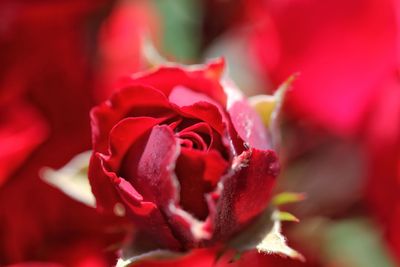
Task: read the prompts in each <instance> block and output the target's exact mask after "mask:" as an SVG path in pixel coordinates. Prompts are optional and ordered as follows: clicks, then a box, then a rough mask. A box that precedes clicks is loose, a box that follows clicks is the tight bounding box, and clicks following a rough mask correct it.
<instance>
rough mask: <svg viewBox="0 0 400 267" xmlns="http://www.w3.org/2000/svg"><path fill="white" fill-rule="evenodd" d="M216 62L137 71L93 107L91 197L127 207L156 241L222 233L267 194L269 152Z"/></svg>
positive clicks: (185, 243)
mask: <svg viewBox="0 0 400 267" xmlns="http://www.w3.org/2000/svg"><path fill="white" fill-rule="evenodd" d="M223 68H224V62H223V61H222V60H216V61H213V62H211V63H209V64H207V65H204V66H191V67H182V66H175V65H168V66H163V67H160V68H157V69H155V70H151V71H149V72H145V73H139V74H136V75H133V76H131V77H130V78H129V79H127V80H125V81H124V82H123V86H122V87H123V88H122V89H121V90H120V91H117V92H116V93H115V94H114V95H113V96H112V97H111V99H109V100H108V101H106V102H105V103H103V104H101V105H99V106H97V107H95V108H94V109H93V110H92V112H91V119H92V134H93V155H92V158H91V162H90V166H89V179H90V182H91V186H92V191H93V193H94V195H95V197H96V200H97V206H98V208H99V209H100V210H102V211H105V212H116V213H118V214H122V212H121V211H125V215H126V217H127V218H128V219H129V220H131V221H132V222H133V224H134V225H135V226H136V229H138V232H139V233H140V238H145V239H146V240H151V241H152V242H153V243H154V244H155V245H156V247H157V248H168V249H171V250H180V251H184V250H187V249H190V248H195V247H203V246H209V245H212V244H215V243H219V241H221V242H222V241H225V240H227V239H228V238H230V237H231V236H232V235H234V234H235V233H237V232H238V231H240V230H242V229H243V228H244V227H245V226H246V225H247V224H249V223H250V222H251V221H252V220H253V219H254V218H255V217H257V215H259V214H260V213H261V212H262V211H264V209H265V208H266V207H267V205H268V203H269V199H270V196H271V190H272V188H273V185H274V183H275V180H276V179H275V178H276V177H277V175H278V173H279V163H278V158H277V155H276V153H275V152H274V151H273V150H271V141H270V138H269V133H268V131H267V130H266V129H265V128H264V126H263V124H262V122H261V119H260V118H259V116H258V114H257V113H256V112H255V111H254V110H253V109H252V108H251V107H250V105H249V104H248V102H247V100H246V99H244V98H243V97H242V95H241V94H240V92H239V91H238V90H237V89H235V88H234V86H233V85H231V84H230V83H229V82H225V81H221V75H222V72H223ZM136 237H137V238H139V237H138V236H136ZM142 240H144V239H142ZM137 243H140V242H137ZM154 244H153V245H154Z"/></svg>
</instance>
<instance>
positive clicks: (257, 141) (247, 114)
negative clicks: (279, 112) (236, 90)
mask: <svg viewBox="0 0 400 267" xmlns="http://www.w3.org/2000/svg"><path fill="white" fill-rule="evenodd" d="M228 112H229V115H230V116H231V120H232V124H233V126H234V127H235V130H236V131H237V133H238V134H239V136H240V138H242V139H243V141H244V142H246V143H247V144H248V146H250V147H254V148H257V149H261V150H264V149H270V148H271V144H270V141H269V139H268V135H267V133H268V132H267V129H266V128H265V127H264V124H263V123H262V121H261V118H260V116H259V115H258V114H257V112H256V111H255V110H254V109H253V108H252V107H251V106H250V104H249V103H248V102H247V101H246V100H242V101H237V102H235V103H233V105H232V106H231V107H230V109H229V111H228Z"/></svg>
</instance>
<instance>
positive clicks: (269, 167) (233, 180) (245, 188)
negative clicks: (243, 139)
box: [214, 148, 279, 240]
mask: <svg viewBox="0 0 400 267" xmlns="http://www.w3.org/2000/svg"><path fill="white" fill-rule="evenodd" d="M232 172H233V173H231V174H229V175H227V176H226V177H224V178H222V179H223V180H222V185H223V186H221V187H219V188H217V191H216V192H214V193H215V194H216V196H218V193H219V194H220V196H219V198H218V203H217V207H216V208H217V213H216V220H215V233H214V238H216V239H217V240H218V239H219V238H227V237H229V236H230V235H231V234H233V233H234V232H236V231H237V230H239V229H240V228H241V227H243V226H245V225H246V224H247V223H249V222H250V221H251V220H252V219H254V218H255V217H256V216H257V215H259V214H260V213H261V212H262V211H263V210H264V209H265V208H266V207H267V206H268V203H269V200H270V197H271V192H272V188H273V185H274V184H275V180H276V177H277V176H278V174H279V163H278V158H277V155H276V154H275V152H274V151H271V150H266V151H263V150H258V149H254V148H253V149H250V150H248V151H245V152H243V153H242V154H241V155H240V156H239V157H237V158H235V160H234V162H233V166H232ZM218 190H222V191H220V192H218Z"/></svg>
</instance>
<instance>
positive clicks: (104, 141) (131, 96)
mask: <svg viewBox="0 0 400 267" xmlns="http://www.w3.org/2000/svg"><path fill="white" fill-rule="evenodd" d="M90 115H91V122H92V139H93V148H94V150H95V151H99V152H102V153H107V149H108V134H109V132H110V131H111V129H112V127H114V125H115V124H117V123H118V122H119V121H120V120H121V119H123V118H124V117H128V116H135V117H137V116H149V117H156V118H160V117H166V116H167V117H168V116H170V115H171V107H170V105H169V102H168V99H167V98H166V97H165V95H164V94H163V93H162V92H160V91H158V90H156V89H153V88H149V87H144V86H141V85H140V86H139V85H138V86H134V87H129V88H125V89H123V90H121V91H119V92H118V93H116V94H114V95H113V96H112V97H111V99H110V100H109V101H107V102H105V103H103V104H102V105H100V106H97V107H95V108H93V109H92V111H91V114H90Z"/></svg>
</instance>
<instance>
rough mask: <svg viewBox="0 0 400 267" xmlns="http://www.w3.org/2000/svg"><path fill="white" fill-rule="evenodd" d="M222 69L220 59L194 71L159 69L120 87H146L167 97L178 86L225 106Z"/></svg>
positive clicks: (126, 82)
mask: <svg viewBox="0 0 400 267" xmlns="http://www.w3.org/2000/svg"><path fill="white" fill-rule="evenodd" d="M223 69H224V62H223V60H220V59H219V60H215V61H213V62H210V63H209V64H206V65H199V66H198V68H196V69H195V68H187V67H180V66H173V67H172V66H168V67H160V68H159V69H157V70H155V71H152V72H144V73H140V74H139V75H134V76H132V77H131V78H128V79H126V80H125V81H123V82H122V85H125V86H126V85H128V86H136V85H148V86H152V87H154V88H157V89H159V90H161V91H162V92H164V93H165V95H167V96H168V95H169V94H170V93H171V91H172V90H173V89H174V88H175V87H176V86H178V85H180V86H184V87H187V88H190V89H191V90H194V91H197V92H200V93H204V94H206V95H208V96H209V97H211V98H212V99H215V100H216V101H218V102H219V103H220V104H221V105H222V106H225V104H226V96H225V93H224V91H223V89H222V87H221V84H220V77H221V74H222V71H223Z"/></svg>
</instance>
